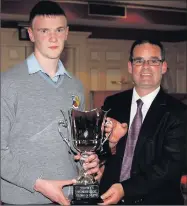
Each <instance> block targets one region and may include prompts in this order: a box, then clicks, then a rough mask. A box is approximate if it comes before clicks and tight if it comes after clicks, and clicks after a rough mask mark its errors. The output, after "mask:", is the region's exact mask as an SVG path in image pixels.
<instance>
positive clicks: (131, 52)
mask: <svg viewBox="0 0 187 206" xmlns="http://www.w3.org/2000/svg"><path fill="white" fill-rule="evenodd" d="M146 43H149V44H153V45H156V46H158V47H159V48H160V51H161V57H162V61H165V50H164V47H163V45H162V44H161V43H160V42H159V41H156V40H136V41H135V42H134V43H133V44H132V46H131V50H130V56H129V61H131V62H132V59H133V52H134V48H135V47H136V46H137V45H141V44H146Z"/></svg>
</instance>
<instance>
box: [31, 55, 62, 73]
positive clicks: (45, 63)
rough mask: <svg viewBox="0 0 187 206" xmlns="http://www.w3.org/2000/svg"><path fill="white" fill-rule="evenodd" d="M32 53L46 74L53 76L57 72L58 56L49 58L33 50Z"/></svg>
mask: <svg viewBox="0 0 187 206" xmlns="http://www.w3.org/2000/svg"><path fill="white" fill-rule="evenodd" d="M34 54H35V57H36V59H37V60H38V62H39V64H40V66H41V67H42V69H43V70H44V71H45V72H46V74H48V75H49V76H50V77H54V76H55V74H56V72H57V68H58V61H59V58H56V59H49V58H46V57H44V56H42V55H41V54H39V53H37V52H35V53H34Z"/></svg>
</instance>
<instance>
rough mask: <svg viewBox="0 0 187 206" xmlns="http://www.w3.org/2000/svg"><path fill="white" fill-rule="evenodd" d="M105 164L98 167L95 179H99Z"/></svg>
mask: <svg viewBox="0 0 187 206" xmlns="http://www.w3.org/2000/svg"><path fill="white" fill-rule="evenodd" d="M104 169H105V166H104V165H103V166H102V167H101V168H99V170H98V172H97V175H96V176H95V177H94V178H95V180H100V179H101V177H102V176H103V172H104Z"/></svg>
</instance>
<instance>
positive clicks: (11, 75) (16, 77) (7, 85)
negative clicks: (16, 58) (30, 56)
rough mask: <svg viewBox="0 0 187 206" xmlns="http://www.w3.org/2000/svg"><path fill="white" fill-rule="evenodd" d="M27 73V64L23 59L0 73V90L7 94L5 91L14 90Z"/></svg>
mask: <svg viewBox="0 0 187 206" xmlns="http://www.w3.org/2000/svg"><path fill="white" fill-rule="evenodd" d="M24 74H27V75H28V69H27V64H26V62H25V61H23V62H21V63H20V64H18V65H16V66H14V67H12V68H10V69H9V70H7V71H5V72H2V73H1V92H2V95H7V92H10V91H12V92H13V91H15V90H16V87H17V86H18V85H19V84H20V82H21V81H22V80H23V79H24V78H25V75H24Z"/></svg>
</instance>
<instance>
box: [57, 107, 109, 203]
mask: <svg viewBox="0 0 187 206" xmlns="http://www.w3.org/2000/svg"><path fill="white" fill-rule="evenodd" d="M61 112H62V114H63V118H64V119H63V120H61V121H59V133H60V134H61V136H62V138H63V140H64V141H65V142H66V143H67V145H68V146H69V148H70V150H71V151H73V152H79V153H80V154H81V159H80V163H81V165H82V164H83V163H84V160H85V158H87V157H88V155H89V154H90V153H94V152H96V151H102V149H103V144H104V143H105V141H106V140H107V137H105V136H104V131H103V130H102V129H101V127H102V125H104V121H105V120H106V115H107V112H106V111H103V110H102V109H99V108H96V109H93V110H91V111H84V112H82V111H78V110H74V109H71V110H69V111H68V116H69V124H68V120H67V119H66V117H65V113H64V112H63V111H61ZM62 127H65V128H67V132H68V134H69V136H68V138H65V137H64V135H63V133H62ZM99 199H100V198H99V185H98V182H97V181H95V179H94V176H93V175H88V174H87V173H86V171H85V170H84V168H83V167H81V169H80V171H79V176H78V178H77V182H76V184H75V185H73V200H72V202H71V203H72V204H96V203H97V202H98V201H99Z"/></svg>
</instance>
